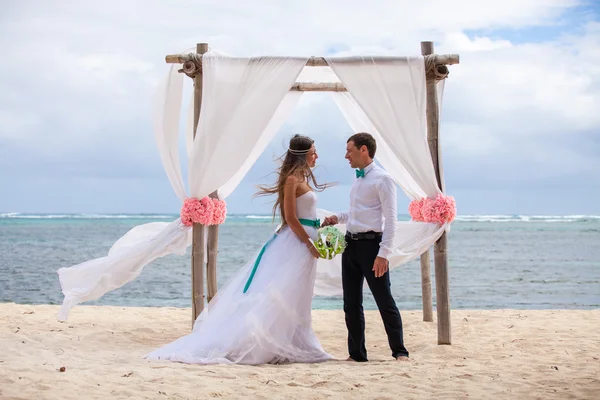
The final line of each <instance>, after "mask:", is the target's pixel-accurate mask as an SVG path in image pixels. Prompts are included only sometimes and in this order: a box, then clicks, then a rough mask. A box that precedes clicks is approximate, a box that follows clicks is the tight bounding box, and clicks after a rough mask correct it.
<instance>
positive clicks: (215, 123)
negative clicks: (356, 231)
mask: <svg viewBox="0 0 600 400" xmlns="http://www.w3.org/2000/svg"><path fill="white" fill-rule="evenodd" d="M306 61H307V58H281V57H276V58H274V57H261V58H232V57H228V56H225V55H222V54H219V53H217V52H214V51H210V52H208V53H206V54H205V55H204V56H203V97H202V108H201V114H200V120H199V125H198V129H197V133H196V139H195V140H193V141H192V133H193V132H192V116H191V112H192V108H191V107H190V108H189V109H188V113H190V114H188V118H187V121H186V125H187V133H186V147H187V152H188V156H189V162H188V177H189V186H190V193H191V196H192V197H197V198H202V197H204V196H207V195H209V194H210V193H212V192H214V191H215V190H218V195H219V197H220V198H226V197H227V196H228V195H229V194H231V193H232V192H233V190H234V189H235V187H237V185H238V184H239V183H240V182H241V180H242V179H243V177H244V176H245V175H246V174H247V172H248V171H249V170H250V168H251V167H252V165H253V164H254V162H255V161H256V160H257V158H258V157H259V156H260V154H262V152H263V151H264V149H265V148H266V146H267V145H268V143H269V142H270V140H271V139H272V138H273V136H274V135H275V134H276V132H277V131H278V129H279V128H280V126H281V125H282V124H283V122H284V121H285V120H286V118H287V117H288V115H289V113H290V111H291V110H292V108H293V107H294V106H295V104H296V103H297V101H298V99H299V97H300V96H301V95H302V92H290V91H289V89H290V87H291V86H292V85H293V84H294V82H295V81H296V79H297V77H298V75H299V74H300V72H301V71H302V69H303V67H304V66H305V64H306ZM327 61H328V63H329V65H330V66H331V68H332V69H333V71H334V72H335V74H337V76H338V77H339V79H340V80H341V81H342V82H343V83H344V84H345V85H346V87H347V88H348V89H349V93H345V94H336V95H335V99H336V102H337V104H338V106H339V108H340V109H341V111H342V113H343V114H344V116H345V117H346V119H347V120H348V122H349V123H350V125H351V127H352V128H353V130H355V131H368V132H371V133H372V134H373V135H374V136H375V138H376V139H377V142H378V150H377V159H378V161H379V162H380V163H381V164H382V166H383V167H384V168H386V169H387V170H388V171H389V172H390V174H391V175H392V176H393V177H394V179H395V181H396V182H397V183H398V185H399V186H400V187H401V188H402V189H403V191H404V192H405V193H406V194H407V195H408V196H409V198H411V199H420V198H422V197H425V196H429V197H433V196H435V195H436V194H437V193H439V192H440V191H439V189H438V188H437V184H436V179H435V171H434V170H433V166H432V163H431V157H430V154H429V147H428V145H427V140H426V116H425V71H424V63H423V58H422V57H414V58H406V59H404V60H399V61H398V60H397V61H387V60H385V61H379V60H378V61H374V60H373V59H369V58H364V59H353V60H347V59H335V58H331V59H328V60H327ZM350 61H351V62H350ZM329 72H331V70H329ZM182 85H183V77H182V75H181V74H179V73H178V72H177V69H176V68H175V67H172V68H171V70H170V72H169V74H168V75H167V77H166V79H165V81H164V82H163V84H162V85H161V87H160V88H159V91H158V96H157V100H156V103H155V110H154V116H155V121H154V129H155V133H156V141H157V145H158V148H159V151H160V155H161V161H162V163H163V165H164V167H165V171H166V173H167V177H168V178H169V181H170V182H171V185H172V186H173V189H174V191H175V193H176V194H177V196H178V197H179V198H180V200H182V201H183V200H184V199H185V198H186V197H187V194H186V190H185V187H184V184H183V179H182V174H181V167H180V160H179V152H178V135H179V120H180V110H181V96H182ZM440 96H441V93H440ZM440 100H441V97H440ZM440 104H441V101H440ZM331 214H332V212H329V211H326V210H319V217H320V218H323V217H325V216H327V215H331ZM340 228H341V229H344V226H340ZM445 229H447V226H446V225H444V226H438V225H435V224H428V223H417V222H402V223H397V229H396V233H397V235H396V241H395V245H394V251H393V255H392V257H391V259H390V265H391V266H392V267H397V266H399V265H400V264H402V263H404V262H406V261H409V260H411V259H413V258H415V257H418V256H419V254H421V253H422V252H423V251H425V250H426V249H427V248H429V247H430V246H431V245H432V244H433V243H434V242H435V240H436V239H437V238H439V236H441V234H442V233H443V232H444V230H445ZM190 244H191V230H190V229H189V228H188V227H186V226H184V225H183V224H182V223H181V221H180V219H177V220H175V221H173V222H172V223H152V224H144V225H140V226H137V227H135V228H133V229H132V230H131V231H129V232H128V233H127V234H126V235H125V236H123V237H122V238H121V239H119V240H118V241H117V242H116V243H115V245H113V247H112V248H111V250H110V252H109V254H108V256H106V257H101V258H98V259H94V260H90V261H87V262H84V263H82V264H79V265H75V266H73V267H70V268H61V269H59V270H58V274H59V277H60V282H61V286H62V290H63V293H64V295H65V299H64V302H63V306H62V308H61V311H60V313H59V319H60V320H66V319H67V315H68V312H69V310H70V309H71V308H72V307H73V306H74V305H76V304H78V303H81V302H84V301H90V300H94V299H97V298H99V297H101V296H102V295H104V294H105V293H107V292H108V291H110V290H114V289H116V288H118V287H121V286H123V285H124V284H126V283H128V282H130V281H131V280H133V279H135V278H136V277H137V276H138V275H139V273H140V272H141V271H142V269H143V268H144V266H145V265H147V264H148V263H149V262H151V261H152V260H154V259H156V258H158V257H162V256H164V255H167V254H170V253H177V254H184V253H185V250H186V248H187V246H189V245H190ZM340 258H341V257H336V259H334V260H332V261H327V260H319V262H318V265H317V277H316V283H315V294H316V295H325V296H332V295H339V294H341V268H340Z"/></svg>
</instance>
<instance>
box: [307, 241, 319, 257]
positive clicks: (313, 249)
mask: <svg viewBox="0 0 600 400" xmlns="http://www.w3.org/2000/svg"><path fill="white" fill-rule="evenodd" d="M306 247H308V250H310V254H312V255H313V256H314V257H315V258H321V254H319V250H317V248H316V247H315V245H314V244H312V243H311V242H308V243H306Z"/></svg>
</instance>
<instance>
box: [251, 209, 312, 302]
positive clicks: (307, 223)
mask: <svg viewBox="0 0 600 400" xmlns="http://www.w3.org/2000/svg"><path fill="white" fill-rule="evenodd" d="M299 221H300V223H301V224H302V225H304V226H309V227H311V228H315V229H319V228H320V227H321V221H320V220H318V219H302V218H300V219H299ZM276 237H277V233H275V234H274V235H273V236H272V237H271V239H269V240H268V241H267V243H265V245H264V246H263V247H262V249H260V253H258V257H256V261H255V262H254V267H252V271H251V272H250V276H249V277H248V281H247V282H246V286H244V293H246V292H247V291H248V288H249V287H250V284H251V283H252V279H254V274H256V270H257V269H258V264H260V260H261V258H262V256H263V254H264V253H265V250H266V249H267V246H268V245H269V244H271V242H272V241H273V240H274V239H275V238H276Z"/></svg>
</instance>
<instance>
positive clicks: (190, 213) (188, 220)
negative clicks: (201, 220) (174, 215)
mask: <svg viewBox="0 0 600 400" xmlns="http://www.w3.org/2000/svg"><path fill="white" fill-rule="evenodd" d="M199 204H200V201H199V200H198V199H196V198H193V197H191V198H187V199H185V201H184V202H183V206H182V207H181V212H180V216H181V222H182V223H183V224H184V225H185V226H192V225H193V224H194V216H195V210H196V209H197V208H198V207H199Z"/></svg>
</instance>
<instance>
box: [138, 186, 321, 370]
mask: <svg viewBox="0 0 600 400" xmlns="http://www.w3.org/2000/svg"><path fill="white" fill-rule="evenodd" d="M316 206H317V196H316V195H315V193H314V192H308V193H305V194H303V195H302V196H299V197H298V198H297V199H296V213H297V216H298V218H299V219H309V220H314V219H316V218H317V207H316ZM304 229H305V230H306V232H307V233H308V234H309V235H310V236H311V238H313V240H314V239H316V233H317V231H316V228H313V227H308V226H304ZM257 256H258V253H257V254H256V255H255V256H254V257H253V258H252V259H251V260H250V261H249V262H248V263H247V264H246V265H245V266H243V267H242V268H241V269H240V270H239V271H238V272H237V273H236V274H235V275H234V276H233V277H232V278H231V280H230V281H229V282H227V284H226V285H225V286H224V287H223V288H222V289H221V290H220V291H219V293H218V294H217V296H215V297H214V298H213V299H212V301H211V302H210V304H209V305H208V308H207V309H205V310H204V311H203V312H202V313H201V314H200V315H199V316H198V319H197V320H196V323H195V324H194V329H193V330H192V332H191V333H190V334H188V335H186V336H183V337H181V338H179V339H177V340H175V341H174V342H172V343H169V344H167V345H165V346H163V347H161V348H159V349H157V350H155V351H153V352H151V353H150V354H148V355H146V356H145V357H146V358H147V359H153V360H170V361H178V362H183V363H189V364H217V363H226V364H231V363H234V364H266V363H285V362H301V363H312V362H322V361H327V360H330V359H332V358H333V357H332V356H331V355H330V354H328V353H326V352H325V351H324V350H323V347H322V346H321V344H320V343H319V340H318V339H317V337H316V335H315V333H314V332H313V329H312V318H311V304H312V298H313V287H314V283H315V276H316V264H317V259H316V258H314V257H313V256H312V254H311V253H310V251H309V250H308V248H307V247H306V245H305V244H304V243H302V242H301V241H300V239H298V237H297V236H296V235H295V234H294V233H293V232H292V230H291V229H290V228H289V227H288V226H286V227H284V228H283V229H281V231H280V232H279V233H278V234H277V235H276V236H275V237H274V238H273V240H272V241H271V242H270V243H269V244H268V245H267V247H266V248H265V251H264V253H263V255H262V259H261V260H260V263H259V264H258V267H257V269H256V272H255V274H254V276H253V279H252V281H251V283H250V285H249V287H248V289H247V291H246V293H244V288H245V286H246V284H247V281H248V278H249V277H250V274H251V271H252V269H253V267H254V263H255V261H256V257H257Z"/></svg>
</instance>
